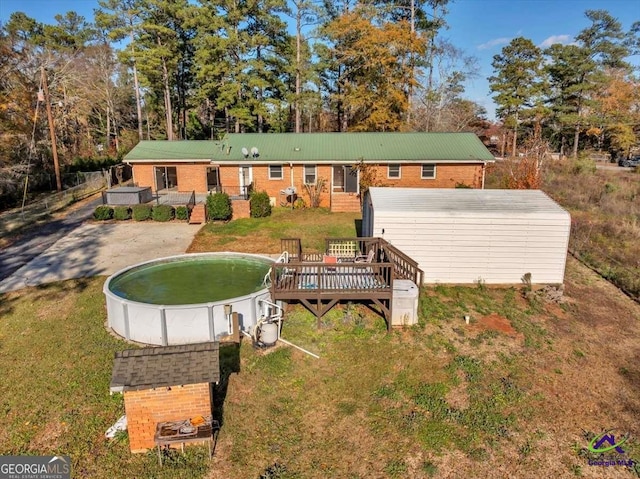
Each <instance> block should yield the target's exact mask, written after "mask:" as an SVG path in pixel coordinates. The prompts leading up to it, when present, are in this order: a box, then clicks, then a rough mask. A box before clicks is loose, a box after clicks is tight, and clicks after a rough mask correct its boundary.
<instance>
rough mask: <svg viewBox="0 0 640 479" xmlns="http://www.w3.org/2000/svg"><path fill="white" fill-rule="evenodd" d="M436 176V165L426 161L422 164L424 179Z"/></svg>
mask: <svg viewBox="0 0 640 479" xmlns="http://www.w3.org/2000/svg"><path fill="white" fill-rule="evenodd" d="M435 177H436V165H434V164H432V163H425V164H424V165H422V179H423V180H424V179H433V178H435Z"/></svg>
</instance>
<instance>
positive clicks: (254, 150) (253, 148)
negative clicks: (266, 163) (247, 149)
mask: <svg viewBox="0 0 640 479" xmlns="http://www.w3.org/2000/svg"><path fill="white" fill-rule="evenodd" d="M251 155H252V156H253V157H254V158H257V157H258V156H260V153H258V149H257V148H256V147H255V146H254V147H252V148H251Z"/></svg>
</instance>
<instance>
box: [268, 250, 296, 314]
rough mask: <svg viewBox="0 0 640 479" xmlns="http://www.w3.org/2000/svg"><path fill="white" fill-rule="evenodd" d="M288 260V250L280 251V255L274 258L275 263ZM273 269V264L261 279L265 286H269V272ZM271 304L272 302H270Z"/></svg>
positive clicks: (285, 262)
mask: <svg viewBox="0 0 640 479" xmlns="http://www.w3.org/2000/svg"><path fill="white" fill-rule="evenodd" d="M288 262H289V252H288V251H283V252H282V253H280V256H278V259H276V261H275V263H276V264H278V263H281V264H287V263H288ZM272 271H273V266H272V267H271V268H269V271H267V274H265V275H264V278H263V279H262V284H263V285H264V287H265V288H270V287H271V273H272ZM272 304H273V303H272Z"/></svg>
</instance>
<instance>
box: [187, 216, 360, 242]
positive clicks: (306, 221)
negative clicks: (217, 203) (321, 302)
mask: <svg viewBox="0 0 640 479" xmlns="http://www.w3.org/2000/svg"><path fill="white" fill-rule="evenodd" d="M359 216H360V215H359V214H358V213H331V212H330V211H329V210H327V209H325V208H316V209H302V210H290V209H287V208H274V209H273V213H272V215H271V216H269V217H266V218H243V219H237V220H234V221H230V222H226V223H225V222H213V223H208V224H207V225H205V226H204V227H203V228H202V229H201V230H200V232H199V233H198V235H197V237H196V238H195V240H194V243H193V244H192V246H191V249H190V251H221V250H228V249H229V246H230V245H233V246H234V248H233V249H234V250H242V251H248V248H249V249H251V250H252V251H253V252H256V253H279V252H280V239H281V238H300V239H301V240H302V248H303V251H306V252H320V251H323V250H324V248H325V245H324V239H325V238H328V237H354V236H357V234H356V233H357V231H356V221H357V219H358V218H359ZM245 238H251V243H250V244H248V245H242V244H241V243H242V242H243V239H245Z"/></svg>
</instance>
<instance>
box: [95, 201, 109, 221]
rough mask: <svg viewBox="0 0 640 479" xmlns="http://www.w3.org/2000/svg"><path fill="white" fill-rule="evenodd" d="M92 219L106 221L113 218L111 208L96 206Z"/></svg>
mask: <svg viewBox="0 0 640 479" xmlns="http://www.w3.org/2000/svg"><path fill="white" fill-rule="evenodd" d="M93 217H94V218H95V219H97V220H98V221H106V220H110V219H111V218H113V208H111V206H105V205H102V206H98V207H97V208H96V209H95V211H94V212H93Z"/></svg>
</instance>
